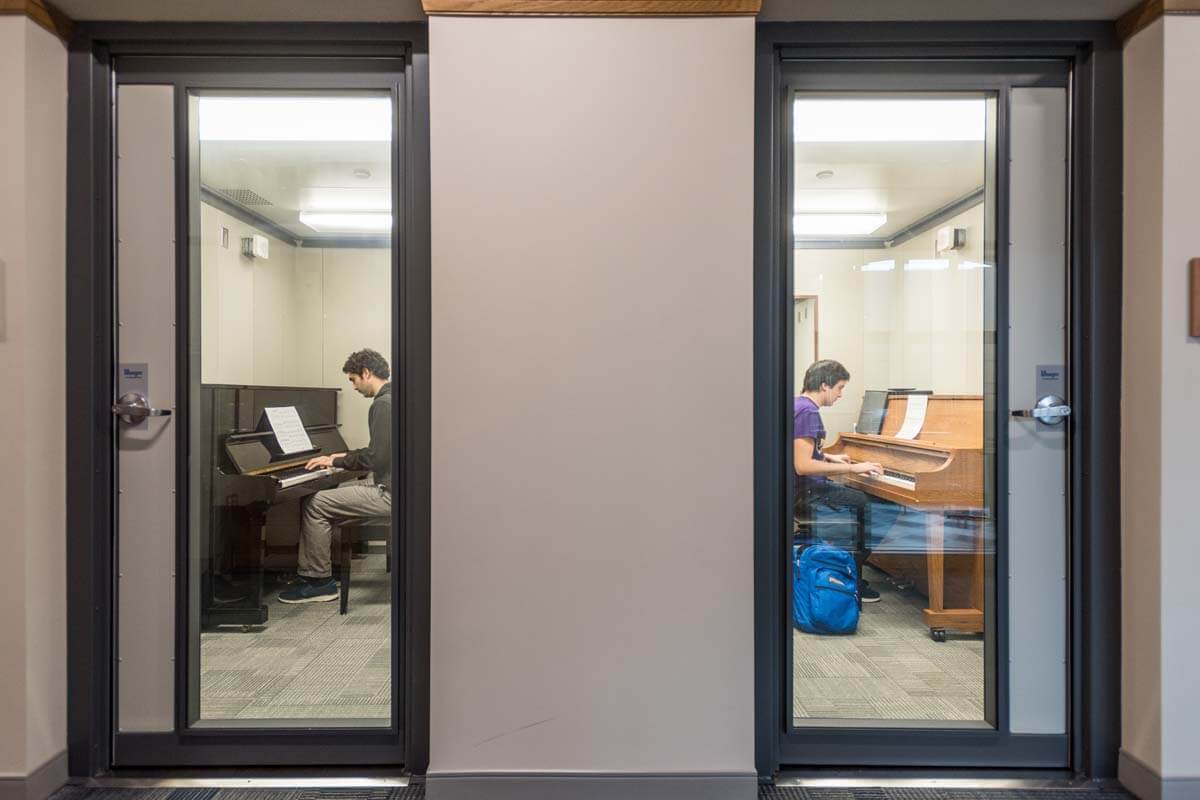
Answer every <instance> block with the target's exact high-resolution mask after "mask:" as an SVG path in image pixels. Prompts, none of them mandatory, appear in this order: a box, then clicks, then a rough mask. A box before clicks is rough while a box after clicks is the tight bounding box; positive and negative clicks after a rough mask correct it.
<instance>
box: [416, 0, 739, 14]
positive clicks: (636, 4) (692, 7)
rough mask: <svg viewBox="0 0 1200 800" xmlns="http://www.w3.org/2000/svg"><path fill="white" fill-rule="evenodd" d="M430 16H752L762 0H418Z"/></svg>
mask: <svg viewBox="0 0 1200 800" xmlns="http://www.w3.org/2000/svg"><path fill="white" fill-rule="evenodd" d="M421 5H422V6H424V8H425V13H426V14H429V15H431V16H432V15H459V16H485V15H498V16H538V17H573V16H583V17H725V16H754V15H756V14H758V12H759V9H760V8H761V7H762V0H421Z"/></svg>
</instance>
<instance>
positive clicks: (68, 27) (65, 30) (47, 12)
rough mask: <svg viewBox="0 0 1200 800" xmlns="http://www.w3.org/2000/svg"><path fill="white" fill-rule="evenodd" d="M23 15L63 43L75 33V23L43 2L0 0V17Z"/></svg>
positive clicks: (41, 0) (34, 0)
mask: <svg viewBox="0 0 1200 800" xmlns="http://www.w3.org/2000/svg"><path fill="white" fill-rule="evenodd" d="M16 14H23V15H25V16H27V17H29V18H30V19H31V20H33V21H34V22H36V23H37V24H38V25H41V26H42V27H43V28H45V29H46V30H48V31H50V32H51V33H53V34H54V35H55V36H57V37H58V38H60V39H62V40H63V41H64V42H65V41H68V40H69V39H70V38H71V34H73V33H74V32H75V22H74V21H73V20H72V19H71V18H70V17H68V16H67V15H66V14H64V13H62V12H61V11H59V10H58V9H57V8H55V7H54V6H52V5H50V4H49V3H47V2H45V0H0V16H3V15H16Z"/></svg>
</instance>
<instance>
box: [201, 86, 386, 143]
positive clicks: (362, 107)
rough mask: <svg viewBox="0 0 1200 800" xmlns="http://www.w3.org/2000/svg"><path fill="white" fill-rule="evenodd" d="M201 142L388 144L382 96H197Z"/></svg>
mask: <svg viewBox="0 0 1200 800" xmlns="http://www.w3.org/2000/svg"><path fill="white" fill-rule="evenodd" d="M198 115H199V116H198V126H199V129H200V141H202V142H390V141H391V140H392V101H391V100H390V99H389V98H386V97H253V96H250V97H201V98H199V111H198Z"/></svg>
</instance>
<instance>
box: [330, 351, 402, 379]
mask: <svg viewBox="0 0 1200 800" xmlns="http://www.w3.org/2000/svg"><path fill="white" fill-rule="evenodd" d="M364 369H369V370H371V374H372V375H378V376H379V377H380V378H383V379H384V380H387V379H388V378H390V377H391V376H392V371H391V370H390V369H388V363H387V359H385V358H384V357H383V356H381V355H379V353H377V352H375V351H374V350H371V349H370V348H368V349H365V350H355V351H354V352H353V353H351V354H350V355H349V356H348V357H347V358H346V363H345V364H342V372H344V373H346V374H347V375H360V376H361V375H362V374H363V370H364Z"/></svg>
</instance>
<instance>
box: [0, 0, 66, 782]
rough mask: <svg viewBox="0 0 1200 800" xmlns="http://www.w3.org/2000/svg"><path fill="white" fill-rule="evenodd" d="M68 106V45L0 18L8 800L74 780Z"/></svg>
mask: <svg viewBox="0 0 1200 800" xmlns="http://www.w3.org/2000/svg"><path fill="white" fill-rule="evenodd" d="M66 103H67V52H66V48H65V47H64V46H63V44H62V42H60V41H59V40H58V39H57V38H55V37H54V36H53V35H52V34H50V33H48V32H46V31H45V30H44V29H42V28H40V27H38V26H37V25H35V24H34V23H32V22H30V21H29V20H28V19H26V18H25V17H24V16H0V108H3V109H4V111H5V113H4V114H3V115H0V186H3V187H4V189H3V191H0V375H2V376H3V387H4V388H3V391H2V392H0V441H3V442H4V461H5V464H6V466H7V470H6V476H5V479H4V480H0V509H3V522H2V523H0V543H2V544H3V553H4V557H5V561H6V565H7V569H5V571H4V580H3V581H2V582H0V642H2V643H3V647H0V794H3V793H4V792H5V791H6V789H7V783H8V782H7V781H6V780H5V779H8V778H16V779H23V778H25V777H27V776H29V775H30V774H32V773H36V772H37V771H38V770H39V769H41V768H42V767H44V766H46V765H47V764H50V765H51V768H50V770H49V771H50V772H54V773H55V774H59V775H63V776H65V764H61V763H59V762H58V761H57V760H58V759H59V757H60V756H61V755H62V754H63V751H64V750H65V748H66V744H67V730H66V729H67V712H66V707H67V698H66V660H67V636H66V624H67V612H66V606H67V590H66V586H65V570H64V564H65V563H66V537H65V531H66V516H65V511H64V508H63V502H64V492H63V482H64V480H65V463H66V462H65V458H66V455H65V450H66V448H65V444H64V442H63V437H62V434H61V431H62V429H63V420H64V419H65V415H66V408H65V403H64V398H63V383H64V381H65V373H66V370H67V369H69V366H68V365H64V364H63V354H64V352H65V348H66V345H65V339H64V332H65V327H66V322H65V305H66V288H65V283H64V281H65V273H66V269H65V266H66V158H65V155H66V146H67V141H66V131H67V120H66V111H67V107H66ZM45 773H46V771H45V770H43V774H45ZM22 785H23V784H22Z"/></svg>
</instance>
